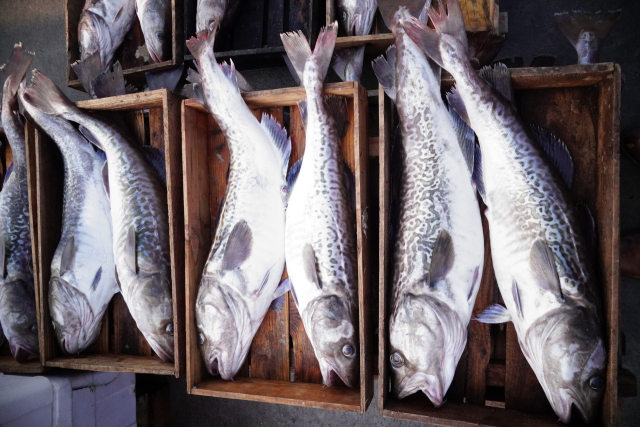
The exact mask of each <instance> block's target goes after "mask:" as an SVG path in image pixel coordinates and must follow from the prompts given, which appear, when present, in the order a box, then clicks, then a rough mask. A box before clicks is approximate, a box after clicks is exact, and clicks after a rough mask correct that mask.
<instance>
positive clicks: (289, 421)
mask: <svg viewBox="0 0 640 427" xmlns="http://www.w3.org/2000/svg"><path fill="white" fill-rule="evenodd" d="M617 8H621V9H622V10H623V14H622V16H621V17H620V20H619V21H618V23H617V24H616V26H615V27H614V28H613V30H612V31H611V33H610V35H609V37H608V38H607V39H606V40H605V41H604V42H603V43H602V45H601V50H600V60H601V61H602V62H617V63H619V64H620V65H621V67H622V73H623V82H622V123H621V131H622V133H623V134H624V132H626V131H628V130H630V129H633V128H634V127H638V126H640V79H639V78H640V75H639V74H640V46H639V44H640V37H639V36H640V31H639V28H640V1H637V0H583V1H578V0H570V1H567V0H537V1H531V0H501V1H500V11H501V12H508V14H509V15H508V19H509V32H508V36H507V40H506V42H505V44H504V46H503V48H502V51H501V53H500V55H499V58H502V57H513V56H523V57H524V58H525V64H526V63H528V61H529V60H530V59H531V58H533V56H535V55H538V54H552V55H556V56H557V57H558V59H557V62H556V64H557V65H566V64H572V63H575V62H576V58H577V57H576V53H575V51H574V49H573V47H572V46H571V44H570V43H569V41H568V40H566V39H565V38H564V36H563V35H562V33H560V31H559V30H558V29H557V27H556V25H555V22H554V20H553V13H554V12H559V11H566V10H571V9H583V10H587V11H596V10H600V9H607V10H610V9H617ZM19 41H21V42H22V43H23V45H24V46H25V48H26V49H28V50H31V51H34V52H35V53H36V57H35V59H34V61H33V66H34V67H35V68H37V69H39V70H40V71H42V72H44V73H45V74H47V75H49V76H50V77H51V78H52V79H53V80H54V81H55V82H56V83H57V84H58V85H59V86H60V87H61V88H63V90H64V92H65V93H66V94H67V95H69V96H70V97H71V99H72V100H80V99H86V98H87V96H86V94H84V93H83V92H78V91H76V90H73V89H69V88H67V87H66V86H65V75H66V48H65V18H64V0H19V1H15V0H13V1H10V0H0V62H2V61H6V60H7V59H8V58H9V55H10V52H11V49H12V47H13V44H14V43H17V42H19ZM365 73H370V67H365ZM243 74H244V76H245V77H246V78H247V80H249V82H250V83H251V84H252V85H253V87H254V88H255V89H258V90H259V89H271V88H277V87H286V86H293V85H294V82H293V80H292V79H291V77H290V76H289V73H288V71H287V69H286V68H284V67H281V68H276V69H270V70H268V71H267V70H254V71H247V72H244V73H243ZM363 81H364V82H365V84H366V86H368V89H373V88H374V85H375V84H376V82H375V77H373V76H372V75H370V74H368V75H365V76H363ZM638 182H640V167H639V166H636V165H635V164H634V163H633V162H631V161H630V160H629V159H628V158H626V157H625V156H624V155H623V156H622V159H621V194H620V204H621V206H620V208H621V209H620V211H621V214H620V215H621V227H622V232H623V233H625V232H629V231H634V230H640V217H639V215H638V212H639V209H640V188H639V186H638ZM620 296H621V304H620V306H621V316H622V326H623V330H624V332H625V335H626V355H624V356H623V357H622V361H623V366H624V367H625V368H628V369H630V370H631V371H633V372H634V374H635V375H636V376H640V328H639V327H638V326H637V325H640V310H638V307H639V306H640V282H639V281H633V280H627V279H623V280H622V283H621V295H620ZM141 379H142V378H141ZM154 379H155V380H156V381H158V380H160V381H166V382H168V383H169V384H170V386H171V414H172V421H173V425H176V426H182V425H202V426H205V425H212V426H213V425H215V426H279V427H289V426H301V425H304V426H332V427H344V426H394V427H400V426H410V425H413V426H416V427H417V426H418V425H419V424H415V423H410V422H403V421H398V420H393V419H383V418H381V417H380V416H379V415H378V414H377V406H376V403H375V402H376V399H374V401H373V403H372V405H371V407H370V408H369V410H368V412H367V413H366V414H364V415H360V414H350V413H341V412H334V411H323V410H317V409H308V408H296V407H290V406H283V405H269V404H265V403H253V402H241V401H233V400H228V399H213V398H203V397H198V396H187V394H186V383H185V381H184V379H178V380H176V379H173V378H168V377H167V378H162V379H160V378H154ZM639 403H640V401H639V400H638V399H637V398H634V399H627V400H625V401H624V402H623V404H622V408H623V418H622V424H621V425H622V426H625V427H632V426H634V427H635V426H638V425H640V405H639Z"/></svg>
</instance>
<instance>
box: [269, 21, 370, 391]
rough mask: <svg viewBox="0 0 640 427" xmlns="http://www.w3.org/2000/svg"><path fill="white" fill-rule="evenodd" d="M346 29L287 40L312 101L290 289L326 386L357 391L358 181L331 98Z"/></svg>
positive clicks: (295, 181) (338, 105)
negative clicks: (333, 64)
mask: <svg viewBox="0 0 640 427" xmlns="http://www.w3.org/2000/svg"><path fill="white" fill-rule="evenodd" d="M337 32H338V23H337V22H334V23H333V24H331V25H328V26H327V27H325V28H323V29H322V30H321V31H320V34H319V35H318V38H317V41H316V45H315V48H314V51H313V52H312V51H311V48H310V47H309V43H308V42H307V39H306V38H305V36H304V35H303V34H302V32H300V31H298V32H290V33H284V34H281V35H280V37H281V38H282V44H283V45H284V48H285V51H286V53H287V56H288V57H289V59H290V60H291V64H292V66H293V68H294V69H295V71H296V74H297V76H298V78H299V79H300V81H301V82H303V84H304V88H305V92H306V95H307V98H306V100H304V101H303V102H301V103H300V104H299V105H300V111H301V117H302V121H303V123H306V125H305V131H306V142H305V152H304V156H303V158H302V159H301V160H300V161H299V162H298V163H296V164H295V165H294V166H293V167H292V170H291V172H290V173H289V176H288V178H287V191H288V202H287V213H286V214H287V220H286V228H285V255H286V261H287V272H288V274H289V281H290V282H289V286H290V288H291V292H292V295H293V298H294V302H295V304H296V307H297V308H298V312H299V313H300V317H301V318H302V323H303V325H304V329H305V331H306V333H307V336H308V337H309V341H311V345H312V346H313V350H314V353H315V355H316V358H317V359H318V363H319V364H320V370H321V372H322V379H323V382H324V384H325V385H327V386H331V385H334V384H335V382H336V381H337V380H338V378H339V379H340V380H342V382H343V383H344V384H345V385H346V386H347V387H357V386H358V378H359V373H360V371H359V366H360V363H359V362H360V351H361V349H360V348H359V341H358V339H359V332H358V331H359V329H358V272H357V266H358V265H357V254H358V242H357V236H356V213H355V211H356V208H355V183H354V182H355V179H354V177H353V174H352V172H351V170H350V169H349V166H348V165H347V164H346V162H345V160H344V158H343V157H342V151H341V147H340V136H341V135H340V134H341V133H342V129H343V128H344V121H345V120H346V116H347V114H346V103H345V100H344V99H343V98H337V97H327V98H325V97H324V96H323V81H324V78H325V76H326V73H327V70H328V68H329V65H330V61H331V55H332V53H333V48H334V46H335V41H336V36H337Z"/></svg>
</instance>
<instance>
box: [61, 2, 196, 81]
mask: <svg viewBox="0 0 640 427" xmlns="http://www.w3.org/2000/svg"><path fill="white" fill-rule="evenodd" d="M132 1H134V0H132ZM84 3H85V0H65V21H66V26H65V28H66V33H67V86H69V87H72V88H74V89H78V90H82V91H84V87H82V84H81V83H80V80H79V79H78V76H77V75H76V73H75V72H74V71H73V69H72V68H71V64H73V63H74V62H76V61H77V60H79V59H80V51H79V44H78V22H79V21H80V14H81V13H82V8H83V6H84ZM183 12H184V6H183V0H171V23H170V24H169V25H168V27H167V31H165V34H169V31H168V28H169V26H170V28H171V32H170V34H171V40H170V41H168V42H167V43H165V49H169V50H170V54H169V55H167V57H168V58H169V59H167V60H165V61H162V62H158V63H154V62H153V60H151V59H150V60H149V62H145V60H144V58H142V57H139V58H136V50H137V49H138V47H140V46H142V45H144V44H145V42H144V35H143V34H142V29H141V27H140V22H139V21H138V17H137V16H136V18H135V22H134V24H133V37H132V38H131V39H129V38H128V37H125V38H124V41H123V42H122V45H121V46H120V47H119V48H118V50H117V51H116V53H115V55H114V62H115V61H120V64H121V65H122V71H123V73H124V78H125V79H126V80H127V81H128V82H129V83H131V84H133V85H140V84H143V83H145V82H146V79H145V73H147V72H156V71H162V70H169V69H172V68H175V67H177V66H178V65H180V64H181V63H182V60H183V57H184V48H185V45H184V35H183V30H184V25H183Z"/></svg>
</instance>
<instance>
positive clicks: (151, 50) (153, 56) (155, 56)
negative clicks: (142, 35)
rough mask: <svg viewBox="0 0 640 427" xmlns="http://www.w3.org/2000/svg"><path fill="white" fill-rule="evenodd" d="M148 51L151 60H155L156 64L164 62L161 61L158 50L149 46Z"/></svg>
mask: <svg viewBox="0 0 640 427" xmlns="http://www.w3.org/2000/svg"><path fill="white" fill-rule="evenodd" d="M147 50H148V51H149V56H151V59H153V61H154V62H162V60H161V59H160V57H159V56H158V54H157V53H156V50H155V49H154V48H153V47H151V46H150V45H148V46H147Z"/></svg>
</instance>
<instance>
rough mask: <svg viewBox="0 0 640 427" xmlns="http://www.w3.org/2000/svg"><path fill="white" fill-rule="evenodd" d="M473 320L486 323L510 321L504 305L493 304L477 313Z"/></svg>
mask: <svg viewBox="0 0 640 427" xmlns="http://www.w3.org/2000/svg"><path fill="white" fill-rule="evenodd" d="M474 320H477V321H478V322H480V323H488V324H499V323H507V322H510V321H511V315H510V314H509V311H508V310H507V309H506V308H505V307H504V306H502V305H499V304H495V305H492V306H490V307H488V308H486V309H485V310H484V311H483V312H482V313H480V314H479V315H477V316H476V317H475V319H474Z"/></svg>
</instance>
